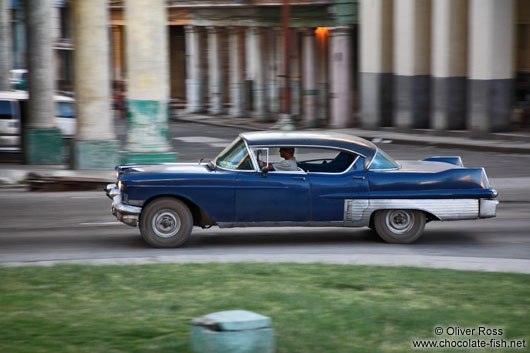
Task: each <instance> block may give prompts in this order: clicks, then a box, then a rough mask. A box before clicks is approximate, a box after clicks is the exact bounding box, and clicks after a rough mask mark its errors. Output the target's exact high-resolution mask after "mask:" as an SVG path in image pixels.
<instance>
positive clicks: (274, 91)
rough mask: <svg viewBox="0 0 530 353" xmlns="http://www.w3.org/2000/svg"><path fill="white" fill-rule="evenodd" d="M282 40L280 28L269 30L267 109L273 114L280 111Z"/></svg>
mask: <svg viewBox="0 0 530 353" xmlns="http://www.w3.org/2000/svg"><path fill="white" fill-rule="evenodd" d="M280 40H281V35H280V30H279V29H278V28H271V29H268V30H267V52H266V54H265V55H266V58H267V60H266V62H267V81H268V83H267V91H268V92H267V98H268V99H267V103H268V105H267V109H268V111H269V113H270V115H271V116H269V118H272V116H275V115H277V114H278V113H279V112H280V84H279V77H278V76H279V75H280V73H279V69H280V64H279V62H278V57H279V55H278V44H277V43H278V41H280Z"/></svg>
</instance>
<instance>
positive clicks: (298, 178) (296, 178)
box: [293, 177, 305, 181]
mask: <svg viewBox="0 0 530 353" xmlns="http://www.w3.org/2000/svg"><path fill="white" fill-rule="evenodd" d="M293 179H294V180H302V181H305V177H293Z"/></svg>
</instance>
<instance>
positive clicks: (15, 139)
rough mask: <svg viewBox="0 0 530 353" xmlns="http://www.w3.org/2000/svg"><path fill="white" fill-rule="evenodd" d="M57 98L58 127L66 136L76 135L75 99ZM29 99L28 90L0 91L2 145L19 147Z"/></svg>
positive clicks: (0, 142)
mask: <svg viewBox="0 0 530 353" xmlns="http://www.w3.org/2000/svg"><path fill="white" fill-rule="evenodd" d="M54 100H55V122H56V127H57V128H58V129H60V130H61V133H62V134H63V136H64V137H74V136H75V133H76V129H77V120H76V111H75V100H74V99H73V98H71V97H66V96H59V95H56V96H55V97H54ZM27 101H28V92H26V91H0V146H1V147H9V148H12V147H18V146H19V145H20V129H21V119H22V115H23V114H25V109H24V104H26V103H27Z"/></svg>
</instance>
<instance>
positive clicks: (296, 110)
mask: <svg viewBox="0 0 530 353" xmlns="http://www.w3.org/2000/svg"><path fill="white" fill-rule="evenodd" d="M289 33H290V35H291V40H290V48H289V50H290V56H289V57H290V58H291V83H290V85H291V116H293V117H294V116H300V114H301V112H302V99H301V98H302V97H301V83H300V76H301V75H300V71H301V70H300V46H299V41H298V39H299V37H298V36H299V34H300V33H299V32H298V31H297V30H294V29H291V30H290V31H289Z"/></svg>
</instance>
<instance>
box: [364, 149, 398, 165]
mask: <svg viewBox="0 0 530 353" xmlns="http://www.w3.org/2000/svg"><path fill="white" fill-rule="evenodd" d="M396 168H399V164H398V162H396V161H395V160H393V159H392V157H390V156H389V155H388V154H386V153H385V152H384V151H383V150H380V149H379V148H378V149H377V153H376V154H375V156H374V159H373V160H372V163H371V164H370V169H371V170H373V169H396Z"/></svg>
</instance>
